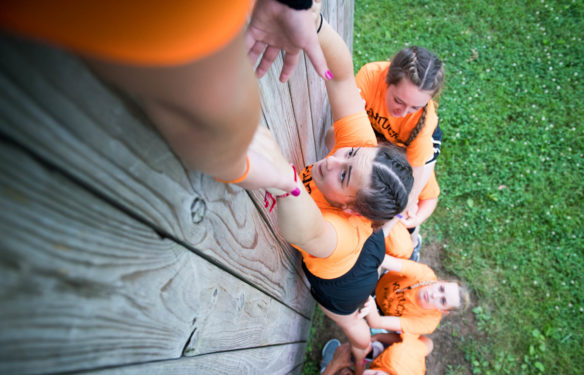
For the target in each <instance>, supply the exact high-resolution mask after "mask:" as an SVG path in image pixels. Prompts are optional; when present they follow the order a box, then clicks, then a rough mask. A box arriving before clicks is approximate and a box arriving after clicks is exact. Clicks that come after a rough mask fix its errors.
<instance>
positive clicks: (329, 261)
mask: <svg viewBox="0 0 584 375" xmlns="http://www.w3.org/2000/svg"><path fill="white" fill-rule="evenodd" d="M333 127H334V131H335V147H334V148H333V149H332V150H331V152H330V153H329V155H331V154H334V153H335V152H336V151H337V150H338V149H339V148H343V147H376V146H377V139H376V138H375V134H374V133H373V130H372V129H371V125H370V124H369V119H368V118H367V113H365V111H362V112H358V113H355V114H353V115H351V116H347V117H344V118H342V119H340V120H338V121H337V122H335V123H334V124H333ZM300 178H301V179H302V182H303V183H304V187H305V188H306V191H308V193H309V194H310V196H311V197H312V199H313V200H314V202H315V203H316V205H317V206H318V208H320V212H321V213H322V216H323V218H324V219H325V220H326V221H328V222H329V223H331V224H332V226H333V228H334V229H335V232H336V234H337V246H336V248H335V249H334V251H333V252H332V254H331V255H329V256H328V257H326V258H318V257H315V256H312V255H310V254H308V253H307V252H305V251H303V250H302V249H300V248H299V247H297V246H294V245H292V246H294V247H295V248H297V249H298V250H299V251H300V253H301V254H302V257H303V260H304V264H305V265H306V268H308V270H309V271H310V272H311V273H312V274H313V275H315V276H318V277H320V278H321V279H334V278H337V277H340V276H342V275H344V274H345V273H347V272H348V271H349V270H350V269H351V268H352V267H353V266H354V265H355V262H357V258H358V257H359V254H360V253H361V250H362V249H363V244H364V243H365V241H367V239H368V238H369V236H370V235H371V233H373V230H372V228H371V221H370V220H369V219H367V218H365V217H363V216H359V215H351V214H348V213H346V212H344V211H343V210H342V209H340V208H336V207H333V206H331V204H330V203H329V202H328V201H327V200H326V199H325V197H324V195H323V194H322V193H321V192H320V190H318V188H317V187H316V185H315V183H314V181H313V179H312V165H309V166H308V167H306V168H305V169H304V170H303V171H302V172H301V173H300Z"/></svg>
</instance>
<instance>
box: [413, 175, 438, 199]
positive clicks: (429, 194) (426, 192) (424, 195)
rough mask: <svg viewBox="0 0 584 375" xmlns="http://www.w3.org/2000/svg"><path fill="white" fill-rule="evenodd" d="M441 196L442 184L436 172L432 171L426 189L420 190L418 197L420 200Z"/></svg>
mask: <svg viewBox="0 0 584 375" xmlns="http://www.w3.org/2000/svg"><path fill="white" fill-rule="evenodd" d="M438 196H440V186H438V180H436V173H434V171H432V174H431V175H430V178H428V182H426V185H425V186H424V189H422V191H421V192H420V195H419V197H418V199H419V200H421V201H424V200H428V199H434V198H438Z"/></svg>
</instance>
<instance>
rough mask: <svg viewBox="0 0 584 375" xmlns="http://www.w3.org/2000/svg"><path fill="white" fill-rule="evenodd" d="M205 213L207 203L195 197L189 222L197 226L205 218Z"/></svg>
mask: <svg viewBox="0 0 584 375" xmlns="http://www.w3.org/2000/svg"><path fill="white" fill-rule="evenodd" d="M206 213H207V203H205V201H204V200H202V199H201V198H199V197H197V198H195V200H194V201H193V203H192V204H191V220H192V221H193V224H199V223H200V222H201V221H203V219H204V218H205V214H206Z"/></svg>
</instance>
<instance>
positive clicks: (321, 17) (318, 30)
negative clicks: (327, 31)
mask: <svg viewBox="0 0 584 375" xmlns="http://www.w3.org/2000/svg"><path fill="white" fill-rule="evenodd" d="M323 18H324V17H323V16H322V13H321V14H320V24H319V25H318V29H316V33H317V34H318V33H319V32H320V29H322V19H323Z"/></svg>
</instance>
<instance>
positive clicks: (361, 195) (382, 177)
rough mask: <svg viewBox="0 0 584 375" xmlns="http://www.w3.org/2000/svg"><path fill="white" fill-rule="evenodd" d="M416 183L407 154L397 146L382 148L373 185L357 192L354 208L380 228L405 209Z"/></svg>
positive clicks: (374, 171) (383, 146) (375, 163)
mask: <svg viewBox="0 0 584 375" xmlns="http://www.w3.org/2000/svg"><path fill="white" fill-rule="evenodd" d="M413 182H414V179H413V176H412V167H410V165H409V163H408V162H407V160H406V158H405V155H404V152H403V151H402V150H401V149H399V148H398V147H396V146H387V145H380V146H378V152H377V155H376V156H375V160H374V161H373V166H372V171H371V182H370V184H369V186H368V187H367V188H365V189H362V190H361V191H359V192H358V193H357V196H356V197H355V200H354V201H353V202H352V203H351V206H352V207H353V209H354V210H355V211H357V212H359V213H360V214H361V215H363V216H365V217H366V218H368V219H370V220H371V221H372V222H373V226H374V227H375V228H377V227H379V226H381V225H382V224H383V223H385V222H386V221H388V220H391V219H392V218H393V217H394V216H395V215H397V214H398V213H400V212H402V211H403V210H404V209H405V207H406V205H407V203H408V196H409V194H410V191H411V189H412V185H413Z"/></svg>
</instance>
